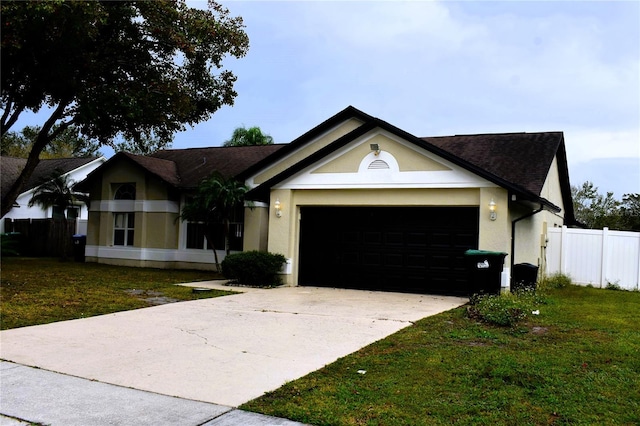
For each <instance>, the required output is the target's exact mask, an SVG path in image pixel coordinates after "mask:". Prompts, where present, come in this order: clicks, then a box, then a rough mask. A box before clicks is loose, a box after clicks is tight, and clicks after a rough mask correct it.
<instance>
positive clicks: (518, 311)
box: [467, 290, 545, 327]
mask: <svg viewBox="0 0 640 426" xmlns="http://www.w3.org/2000/svg"><path fill="white" fill-rule="evenodd" d="M470 303H471V306H469V307H468V308H467V314H468V315H469V316H470V317H471V318H476V319H479V320H481V321H484V322H487V323H490V324H495V325H501V326H509V327H510V326H514V325H515V324H517V323H518V322H520V321H522V320H524V319H526V318H527V317H528V316H529V315H530V314H531V313H532V312H534V311H537V310H538V307H539V305H541V304H544V303H545V299H544V298H543V297H542V296H540V295H539V294H536V292H534V291H527V290H522V291H519V292H515V293H502V294H486V295H474V296H472V297H471V299H470Z"/></svg>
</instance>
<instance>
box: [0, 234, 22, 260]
mask: <svg viewBox="0 0 640 426" xmlns="http://www.w3.org/2000/svg"><path fill="white" fill-rule="evenodd" d="M0 238H1V239H2V256H19V255H20V253H21V252H22V234H20V233H19V232H8V233H6V234H2V235H1V236H0Z"/></svg>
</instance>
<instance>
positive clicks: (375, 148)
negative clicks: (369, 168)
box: [369, 143, 380, 155]
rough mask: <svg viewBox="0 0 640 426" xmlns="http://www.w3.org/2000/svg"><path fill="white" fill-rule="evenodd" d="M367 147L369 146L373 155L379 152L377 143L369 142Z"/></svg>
mask: <svg viewBox="0 0 640 426" xmlns="http://www.w3.org/2000/svg"><path fill="white" fill-rule="evenodd" d="M369 148H371V151H373V154H374V155H378V154H380V145H378V144H377V143H371V144H369Z"/></svg>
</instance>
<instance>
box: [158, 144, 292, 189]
mask: <svg viewBox="0 0 640 426" xmlns="http://www.w3.org/2000/svg"><path fill="white" fill-rule="evenodd" d="M283 146H285V145H279V144H278V145H259V146H238V147H213V148H190V149H168V150H163V151H158V152H156V153H154V154H152V158H153V159H162V160H168V161H172V162H173V163H175V165H176V170H177V174H178V176H180V184H179V185H177V186H181V187H184V188H193V187H196V186H198V184H199V183H200V182H201V181H202V180H203V179H204V178H206V177H207V176H209V175H210V174H211V173H212V172H214V171H216V172H218V173H220V174H221V175H222V176H224V177H227V178H229V177H235V176H237V175H238V174H240V173H241V172H243V171H245V170H246V169H247V168H249V167H250V166H252V165H254V164H256V163H257V162H259V161H261V160H263V159H264V158H266V157H267V156H269V155H271V154H272V153H274V152H276V151H278V150H279V149H280V148H282V147H283Z"/></svg>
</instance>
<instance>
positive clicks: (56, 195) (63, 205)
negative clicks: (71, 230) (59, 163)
mask: <svg viewBox="0 0 640 426" xmlns="http://www.w3.org/2000/svg"><path fill="white" fill-rule="evenodd" d="M72 185H73V182H72V181H71V180H70V179H69V176H67V175H65V174H64V173H63V172H62V171H61V170H56V171H55V172H53V173H52V174H51V176H50V177H49V179H48V180H46V181H45V182H43V183H42V184H41V185H40V186H38V187H37V189H36V190H35V192H34V193H33V195H32V196H31V199H30V200H29V207H33V206H34V205H36V204H38V205H39V206H41V207H42V208H44V209H48V208H50V207H58V209H59V211H61V212H62V214H60V215H59V216H58V215H57V214H56V213H55V212H54V214H53V215H52V217H53V219H54V220H55V219H56V216H58V218H60V219H61V221H62V227H61V228H59V229H60V231H59V235H58V238H59V244H61V248H62V253H61V256H62V259H63V260H64V259H66V258H67V255H68V253H69V245H70V243H71V238H69V235H67V233H68V220H67V211H68V209H69V207H73V206H75V205H76V204H78V203H80V202H82V203H85V204H86V205H87V206H88V205H89V197H88V196H86V195H84V194H81V193H78V192H74V191H73V189H72V188H71V187H72Z"/></svg>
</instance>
